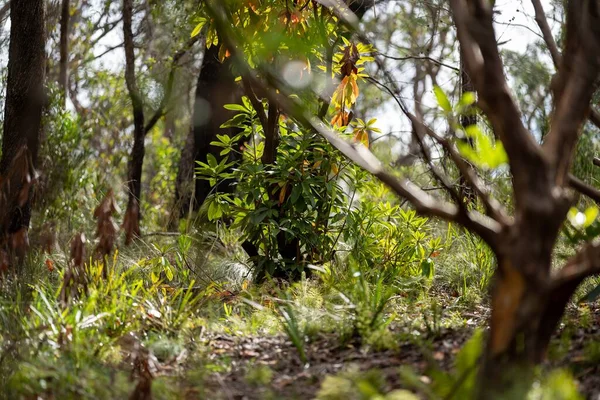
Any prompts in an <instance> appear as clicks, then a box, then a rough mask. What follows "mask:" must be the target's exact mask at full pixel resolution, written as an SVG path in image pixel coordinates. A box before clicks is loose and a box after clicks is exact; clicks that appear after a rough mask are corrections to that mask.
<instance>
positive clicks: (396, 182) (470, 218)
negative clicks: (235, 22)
mask: <svg viewBox="0 0 600 400" xmlns="http://www.w3.org/2000/svg"><path fill="white" fill-rule="evenodd" d="M206 5H207V8H208V10H209V12H210V13H211V14H212V16H213V18H214V20H215V23H216V26H217V30H218V31H219V32H220V37H222V38H223V40H224V41H225V43H226V44H227V47H228V49H229V51H230V52H231V54H232V56H233V57H234V60H235V61H236V63H237V66H238V68H239V69H240V72H241V74H242V75H243V76H245V77H247V79H248V80H249V81H250V83H251V84H252V85H253V86H261V87H263V88H264V91H265V95H266V97H267V99H268V100H269V102H274V103H276V104H278V105H279V107H280V108H281V110H282V111H284V112H285V113H286V114H287V115H290V116H291V117H293V118H294V119H295V120H296V121H298V123H300V124H301V125H303V126H306V127H308V128H311V129H313V130H315V131H316V132H317V133H319V134H320V135H321V136H323V137H324V138H325V139H326V140H327V141H328V142H329V143H331V145H332V146H333V147H335V148H336V149H337V150H338V151H340V152H341V153H342V154H344V156H346V157H347V158H348V159H350V160H351V161H353V162H354V163H355V164H356V165H358V166H360V167H361V168H363V169H365V170H366V171H368V172H370V173H371V174H372V175H374V176H375V177H376V178H378V179H379V180H380V181H382V182H383V183H384V184H386V185H387V186H388V187H390V188H391V189H392V190H393V191H394V192H395V193H396V194H397V195H399V196H400V197H403V198H406V199H407V200H408V201H409V202H410V203H411V204H412V205H413V206H414V208H415V209H416V211H417V212H418V213H420V214H422V215H426V216H434V217H439V218H442V219H445V220H447V221H452V222H456V223H458V224H461V225H463V226H465V227H466V228H468V229H470V230H472V231H473V232H475V233H477V234H478V235H479V236H481V237H482V239H484V240H485V241H486V242H487V243H488V244H489V245H490V246H492V247H495V246H496V244H497V238H498V235H499V234H500V232H501V231H502V226H501V225H500V224H499V223H498V222H497V221H494V220H493V219H491V218H489V217H487V216H484V215H482V214H480V213H478V212H476V211H470V212H468V213H466V214H463V213H461V212H460V210H459V208H458V207H457V206H456V205H454V204H451V203H448V202H446V201H444V200H441V199H436V198H434V197H432V196H430V195H428V194H427V193H425V192H424V191H423V190H421V189H420V188H419V187H417V186H416V185H415V184H414V183H413V182H411V181H410V180H407V179H401V178H397V177H396V176H394V175H392V174H390V173H389V172H387V171H385V170H384V169H383V166H382V165H381V163H380V162H379V160H378V159H377V158H376V157H375V156H374V155H373V154H372V153H371V152H370V151H369V150H368V149H367V148H365V147H364V146H362V145H354V144H350V143H348V142H347V141H345V140H344V139H342V138H341V137H339V135H338V134H337V133H335V132H334V131H333V130H331V129H330V128H328V127H327V126H326V125H325V124H324V123H323V122H322V121H320V120H318V119H317V118H315V117H314V116H311V115H310V114H308V113H307V112H306V111H305V108H304V107H303V106H302V104H300V103H298V102H297V101H294V100H292V99H290V98H289V97H288V96H286V95H285V94H286V92H287V91H286V90H285V89H286V88H285V85H284V84H283V83H282V82H278V85H277V88H278V89H279V91H280V92H279V93H278V92H276V91H274V90H271V89H269V88H268V87H267V85H264V84H263V83H261V81H260V80H259V79H258V77H257V76H256V75H255V73H254V72H253V71H252V70H251V69H250V67H249V66H248V64H247V63H246V61H245V60H244V58H243V55H241V54H239V51H238V46H237V43H239V42H240V40H239V39H238V38H237V37H236V33H235V31H233V30H232V29H231V27H230V26H231V24H229V22H228V18H227V15H226V13H225V11H224V9H223V6H222V5H221V4H220V3H218V2H212V1H208V2H207V3H206ZM266 73H267V74H269V72H268V71H266ZM271 78H272V81H274V82H276V81H278V78H277V77H275V76H272V75H271Z"/></svg>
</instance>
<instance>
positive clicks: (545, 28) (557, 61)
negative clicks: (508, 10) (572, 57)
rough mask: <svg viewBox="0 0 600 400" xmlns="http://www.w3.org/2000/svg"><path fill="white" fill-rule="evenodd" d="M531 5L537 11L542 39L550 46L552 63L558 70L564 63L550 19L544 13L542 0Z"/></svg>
mask: <svg viewBox="0 0 600 400" xmlns="http://www.w3.org/2000/svg"><path fill="white" fill-rule="evenodd" d="M531 3H532V4H533V8H534V10H535V22H536V23H537V24H538V26H539V27H540V31H542V37H543V38H544V42H546V46H548V50H549V51H550V56H551V57H552V62H553V63H554V66H555V67H556V69H557V70H558V69H559V66H560V65H561V63H562V56H561V54H560V51H559V50H558V46H557V44H556V41H555V40H554V36H553V35H552V30H551V29H550V25H548V19H547V18H546V13H545V12H544V7H543V6H542V2H541V1H540V0H531Z"/></svg>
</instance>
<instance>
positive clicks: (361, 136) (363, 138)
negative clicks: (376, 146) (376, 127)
mask: <svg viewBox="0 0 600 400" xmlns="http://www.w3.org/2000/svg"><path fill="white" fill-rule="evenodd" d="M354 141H355V142H359V143H362V144H363V145H364V146H365V147H366V148H369V134H368V133H367V131H365V130H364V129H358V130H357V131H356V134H355V135H354Z"/></svg>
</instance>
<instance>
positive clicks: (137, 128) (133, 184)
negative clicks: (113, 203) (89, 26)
mask: <svg viewBox="0 0 600 400" xmlns="http://www.w3.org/2000/svg"><path fill="white" fill-rule="evenodd" d="M132 19H133V5H132V0H123V36H124V46H125V80H126V83H127V89H128V91H129V96H130V97H131V104H132V107H133V126H134V129H133V148H132V149H131V154H130V156H129V163H128V176H127V188H128V192H129V200H128V203H127V210H126V213H125V219H124V221H123V227H124V230H125V236H126V238H125V243H126V244H129V243H131V241H132V240H133V239H134V238H136V237H139V236H140V233H141V232H140V196H141V191H142V185H141V182H142V167H143V165H144V155H145V148H144V139H145V131H144V105H143V102H142V98H141V95H140V92H139V89H138V86H137V81H136V77H135V51H134V45H133V28H132Z"/></svg>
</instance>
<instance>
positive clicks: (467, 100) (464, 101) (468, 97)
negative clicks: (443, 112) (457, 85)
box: [458, 92, 476, 108]
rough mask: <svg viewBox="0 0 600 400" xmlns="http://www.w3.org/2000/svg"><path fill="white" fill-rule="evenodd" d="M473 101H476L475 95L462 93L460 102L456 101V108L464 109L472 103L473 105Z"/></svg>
mask: <svg viewBox="0 0 600 400" xmlns="http://www.w3.org/2000/svg"><path fill="white" fill-rule="evenodd" d="M475 100H476V97H475V93H473V92H465V93H463V95H462V96H461V97H460V100H459V101H458V107H459V108H466V107H468V106H470V105H472V104H473V103H475Z"/></svg>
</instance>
